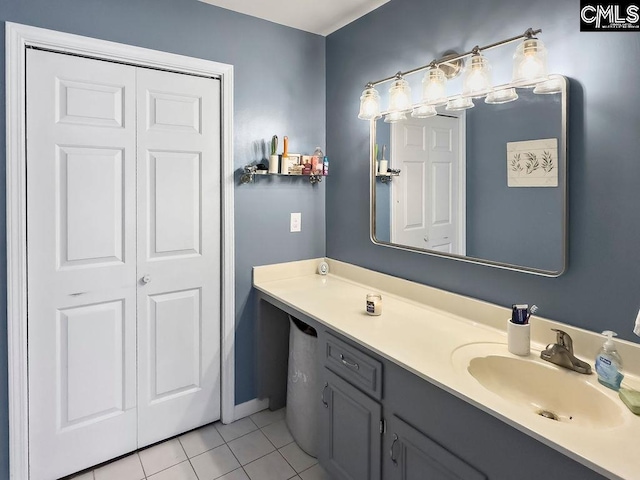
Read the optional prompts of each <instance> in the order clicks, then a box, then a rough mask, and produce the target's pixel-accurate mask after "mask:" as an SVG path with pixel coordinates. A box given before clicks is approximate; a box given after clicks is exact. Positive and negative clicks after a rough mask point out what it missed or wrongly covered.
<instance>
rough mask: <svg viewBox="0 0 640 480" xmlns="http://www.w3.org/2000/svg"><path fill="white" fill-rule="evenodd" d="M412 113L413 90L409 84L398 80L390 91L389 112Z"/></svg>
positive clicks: (403, 80) (401, 79) (400, 79)
mask: <svg viewBox="0 0 640 480" xmlns="http://www.w3.org/2000/svg"><path fill="white" fill-rule="evenodd" d="M409 111H411V88H410V87H409V82H407V81H406V80H405V79H403V78H398V79H397V80H396V81H395V82H393V85H391V88H390V89H389V112H390V113H391V112H409Z"/></svg>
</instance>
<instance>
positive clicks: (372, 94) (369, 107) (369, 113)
mask: <svg viewBox="0 0 640 480" xmlns="http://www.w3.org/2000/svg"><path fill="white" fill-rule="evenodd" d="M380 117H381V115H380V95H379V94H378V91H377V90H376V89H375V88H373V87H371V86H368V85H367V88H365V89H364V92H362V96H361V97H360V113H358V118H360V119H362V120H377V119H378V118H380Z"/></svg>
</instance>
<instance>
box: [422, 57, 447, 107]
mask: <svg viewBox="0 0 640 480" xmlns="http://www.w3.org/2000/svg"><path fill="white" fill-rule="evenodd" d="M446 84H447V79H446V78H445V76H444V72H443V71H442V70H440V68H438V67H435V68H431V69H429V71H428V72H427V73H425V74H424V78H423V79H422V102H423V103H425V104H427V105H433V106H434V107H439V106H441V105H446V103H447V96H446V94H445V88H446Z"/></svg>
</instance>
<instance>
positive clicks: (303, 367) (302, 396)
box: [285, 315, 318, 457]
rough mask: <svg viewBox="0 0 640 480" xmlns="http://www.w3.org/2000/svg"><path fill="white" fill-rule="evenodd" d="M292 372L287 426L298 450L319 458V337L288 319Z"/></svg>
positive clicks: (293, 319) (301, 323) (307, 327)
mask: <svg viewBox="0 0 640 480" xmlns="http://www.w3.org/2000/svg"><path fill="white" fill-rule="evenodd" d="M289 326H290V333H289V371H288V375H287V410H286V412H287V413H286V418H285V420H286V422H287V426H288V427H289V431H290V432H291V435H292V436H293V438H294V439H295V441H296V443H297V444H298V446H299V447H300V448H301V449H302V450H304V451H305V452H307V453H308V454H309V455H311V456H312V457H315V456H317V453H316V452H317V438H318V425H317V423H318V419H317V417H318V398H317V395H316V394H317V391H318V388H317V383H318V378H317V376H318V374H317V365H316V352H317V350H318V333H317V332H316V331H315V330H314V329H313V328H312V327H310V326H309V325H307V324H306V323H304V322H301V321H300V320H298V319H297V318H294V317H292V316H291V315H289Z"/></svg>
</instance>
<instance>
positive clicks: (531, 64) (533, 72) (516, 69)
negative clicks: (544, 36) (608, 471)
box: [511, 38, 548, 87]
mask: <svg viewBox="0 0 640 480" xmlns="http://www.w3.org/2000/svg"><path fill="white" fill-rule="evenodd" d="M547 78H548V73H547V49H546V48H545V46H544V44H543V43H542V41H541V40H538V39H537V38H527V39H525V40H524V41H523V42H522V43H520V45H518V47H517V48H516V53H515V54H514V55H513V76H512V79H511V83H512V84H513V85H515V86H517V87H533V86H534V85H535V84H536V83H539V82H542V81H544V80H546V79H547Z"/></svg>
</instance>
